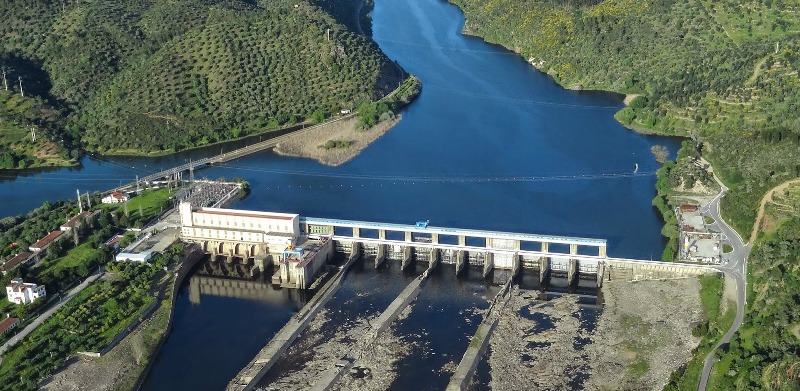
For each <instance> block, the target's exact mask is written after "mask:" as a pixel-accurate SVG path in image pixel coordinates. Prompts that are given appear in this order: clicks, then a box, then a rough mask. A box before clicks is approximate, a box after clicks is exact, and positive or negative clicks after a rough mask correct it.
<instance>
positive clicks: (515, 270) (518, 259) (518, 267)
mask: <svg viewBox="0 0 800 391" xmlns="http://www.w3.org/2000/svg"><path fill="white" fill-rule="evenodd" d="M513 262H514V264H513V266H512V267H511V278H512V279H513V278H516V277H517V276H518V275H519V273H520V271H522V255H515V256H514V259H513Z"/></svg>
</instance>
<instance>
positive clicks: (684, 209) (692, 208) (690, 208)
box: [680, 204, 697, 213]
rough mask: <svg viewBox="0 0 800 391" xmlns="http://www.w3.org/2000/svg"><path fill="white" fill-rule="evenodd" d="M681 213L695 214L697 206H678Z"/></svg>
mask: <svg viewBox="0 0 800 391" xmlns="http://www.w3.org/2000/svg"><path fill="white" fill-rule="evenodd" d="M680 210H681V213H687V212H697V205H691V204H683V205H681V206H680Z"/></svg>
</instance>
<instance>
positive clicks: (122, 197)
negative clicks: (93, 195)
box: [101, 190, 130, 204]
mask: <svg viewBox="0 0 800 391" xmlns="http://www.w3.org/2000/svg"><path fill="white" fill-rule="evenodd" d="M129 199H130V197H128V195H127V194H125V193H123V192H121V191H119V190H115V191H114V192H112V193H111V194H109V195H107V196H105V197H103V199H102V200H101V201H102V202H103V203H104V204H119V203H122V202H126V201H128V200H129Z"/></svg>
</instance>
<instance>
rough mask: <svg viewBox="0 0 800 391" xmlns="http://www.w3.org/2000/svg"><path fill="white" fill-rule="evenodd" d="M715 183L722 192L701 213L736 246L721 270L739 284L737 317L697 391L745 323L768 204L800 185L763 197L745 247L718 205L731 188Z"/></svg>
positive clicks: (706, 366) (783, 187)
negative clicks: (750, 263) (750, 274)
mask: <svg viewBox="0 0 800 391" xmlns="http://www.w3.org/2000/svg"><path fill="white" fill-rule="evenodd" d="M706 163H707V162H706ZM714 179H715V180H716V181H717V183H718V184H719V185H720V188H721V189H722V190H721V191H720V193H719V194H718V195H717V196H716V197H714V199H713V200H711V202H710V203H709V204H708V205H704V206H703V207H701V209H700V211H701V212H702V213H707V214H708V215H709V216H711V217H712V218H714V220H715V221H714V224H711V225H710V227H711V228H712V229H714V230H717V231H719V232H721V233H722V235H723V239H727V240H728V241H729V242H730V244H731V246H733V251H732V252H730V253H728V254H725V255H723V261H722V264H721V265H720V266H719V267H718V268H719V269H720V270H721V271H722V272H723V273H724V274H725V278H726V279H727V278H733V280H734V281H735V282H736V317H735V318H734V320H733V324H732V325H731V327H730V329H728V331H727V332H725V335H723V336H722V338H721V339H720V340H719V342H717V344H716V345H715V346H714V349H713V350H712V351H711V352H709V353H708V356H706V359H705V361H704V363H703V372H702V373H701V375H700V383H699V384H698V387H697V389H698V391H705V389H706V386H707V385H708V377H709V375H710V374H711V369H712V368H713V366H714V362H715V361H716V357H717V356H716V351H717V349H719V347H720V346H722V345H723V344H727V343H729V342H730V340H731V338H732V337H733V334H735V333H736V331H738V330H739V327H741V325H742V322H743V321H744V307H745V305H746V304H747V296H746V295H747V288H746V287H747V258H748V256H749V255H750V250H752V248H753V243H754V242H755V240H756V237H757V236H758V231H759V230H760V229H761V224H762V222H763V220H764V213H765V212H764V211H765V208H766V206H767V203H769V202H770V201H772V197H773V195H774V194H775V193H776V192H780V191H783V190H786V189H787V188H788V187H789V186H791V185H793V184H796V183H800V179H791V180H788V181H786V182H783V183H781V184H780V185H778V186H775V187H774V188H772V189H770V190H769V191H768V192H767V193H766V194H764V197H762V198H761V203H760V204H759V207H758V213H757V214H756V219H755V222H754V223H753V230H752V232H751V233H750V238H749V239H748V242H747V243H744V240H742V237H741V236H740V235H739V234H738V233H737V232H736V231H735V230H733V229H732V228H731V227H730V226H729V225H728V224H727V223H725V221H724V220H723V219H722V216H721V215H720V213H719V202H720V200H721V199H722V197H723V196H724V195H725V193H727V192H728V188H727V187H725V185H724V184H723V183H722V182H721V181H720V180H719V179H718V178H717V176H716V175H715V176H714Z"/></svg>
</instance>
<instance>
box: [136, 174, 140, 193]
mask: <svg viewBox="0 0 800 391" xmlns="http://www.w3.org/2000/svg"><path fill="white" fill-rule="evenodd" d="M136 194H139V176H138V175H137V176H136Z"/></svg>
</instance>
